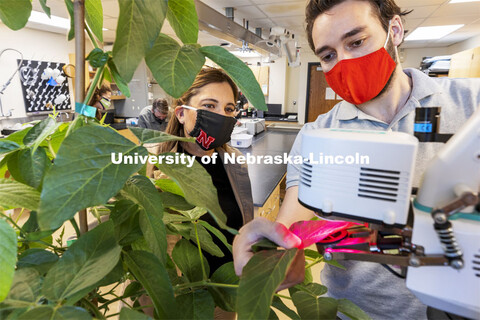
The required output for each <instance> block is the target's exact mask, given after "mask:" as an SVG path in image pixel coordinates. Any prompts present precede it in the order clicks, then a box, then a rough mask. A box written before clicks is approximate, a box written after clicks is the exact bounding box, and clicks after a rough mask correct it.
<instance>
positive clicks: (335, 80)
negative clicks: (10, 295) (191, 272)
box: [233, 0, 480, 319]
mask: <svg viewBox="0 0 480 320" xmlns="http://www.w3.org/2000/svg"><path fill="white" fill-rule="evenodd" d="M408 13H409V12H406V11H402V10H401V9H400V8H399V7H398V6H397V5H396V4H395V2H394V0H336V1H335V0H310V1H309V3H308V4H307V8H306V29H307V36H308V40H309V44H310V47H311V49H312V50H313V51H314V52H315V54H316V55H317V56H318V58H319V59H320V64H321V67H322V69H323V71H324V72H325V76H326V79H327V82H328V83H329V85H330V87H331V88H332V89H333V90H334V91H335V92H336V93H337V94H338V95H340V96H341V97H342V98H343V99H344V100H345V101H342V102H340V103H338V104H337V105H336V106H335V107H334V108H333V109H332V110H331V111H330V112H328V113H326V114H322V115H320V116H319V117H318V118H317V119H316V120H315V122H312V123H307V124H305V125H304V127H303V128H302V130H301V131H300V133H299V134H298V136H297V138H296V140H295V143H294V145H293V147H292V150H291V152H290V155H292V156H295V155H299V154H301V153H300V145H301V141H302V136H303V134H304V132H306V131H308V130H316V129H319V128H350V129H368V130H382V131H386V130H394V131H402V132H406V133H410V134H413V132H414V118H415V108H423V107H437V106H441V107H442V109H441V115H440V117H441V124H440V128H441V131H442V132H444V133H454V132H456V131H457V130H458V129H459V128H460V127H461V126H462V124H463V123H464V122H465V121H466V120H467V119H468V118H469V117H470V116H471V115H472V114H473V112H474V110H475V109H476V108H477V107H478V105H479V103H480V79H450V78H429V77H428V76H426V75H425V74H424V73H422V72H420V71H418V70H416V69H405V70H403V69H402V66H401V64H400V61H399V57H398V46H399V45H400V44H401V43H402V41H403V38H404V27H403V21H402V16H404V15H406V14H408ZM441 147H442V144H439V143H421V144H420V145H419V150H418V154H417V161H416V166H415V169H416V170H415V178H414V186H418V184H419V180H420V177H421V176H422V174H423V171H424V170H425V167H426V164H427V162H428V160H429V159H431V158H432V157H433V156H434V155H435V153H436V152H437V151H438V150H439V149H440V148H441ZM299 174H300V165H290V164H289V165H288V169H287V191H286V195H285V199H284V201H283V203H282V206H281V208H280V211H279V214H278V217H277V222H270V221H268V220H266V219H263V218H256V219H254V220H253V221H252V222H250V223H248V224H247V225H245V226H244V227H243V228H242V229H241V230H240V234H239V235H238V236H237V237H236V238H235V241H234V245H233V255H234V263H235V271H236V273H237V274H238V275H241V273H242V269H243V267H244V266H245V264H246V263H247V262H248V260H249V259H250V258H251V256H252V255H253V253H252V252H251V245H252V244H254V243H255V242H257V241H258V240H259V239H261V238H269V239H270V240H272V241H274V242H276V243H277V244H279V245H281V246H283V247H285V248H293V247H297V246H299V244H300V243H301V240H300V239H299V238H298V237H297V236H295V235H294V234H293V233H291V232H290V231H289V230H288V229H287V228H288V227H289V226H290V225H291V224H292V223H294V222H296V221H300V220H310V219H311V218H312V217H313V213H312V212H311V211H310V210H308V209H306V208H305V207H303V206H302V205H300V203H299V202H298V184H299ZM342 264H343V265H344V266H345V267H346V268H347V270H346V271H344V270H341V269H338V268H335V267H331V266H330V265H325V267H324V269H323V271H322V274H321V279H322V283H323V284H325V285H326V286H327V287H328V294H329V295H330V296H332V297H334V298H347V299H350V300H351V301H353V302H354V303H356V304H357V305H358V306H359V307H360V308H362V309H363V310H364V311H365V312H367V314H369V315H370V316H371V317H372V318H373V319H425V318H427V307H426V306H425V305H423V304H422V303H421V302H420V301H419V300H418V299H416V297H415V296H414V295H413V294H412V293H411V292H410V291H409V290H408V289H407V288H406V286H405V280H403V279H400V278H397V277H395V276H393V275H392V274H391V273H390V272H388V271H387V270H386V268H384V267H383V266H381V265H380V264H375V263H370V262H359V261H342ZM439 281H441V279H439ZM430 312H431V309H429V315H431V313H430ZM433 317H435V316H433Z"/></svg>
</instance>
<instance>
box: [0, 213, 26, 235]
mask: <svg viewBox="0 0 480 320" xmlns="http://www.w3.org/2000/svg"><path fill="white" fill-rule="evenodd" d="M0 214H1V215H2V216H4V217H5V218H7V220H8V221H10V222H11V223H12V224H13V225H14V226H15V228H17V229H18V230H19V231H20V234H21V235H22V236H23V237H24V238H25V237H26V232H25V231H24V230H23V229H22V228H20V226H19V225H18V224H16V223H15V221H13V219H12V218H11V217H9V216H8V215H6V214H4V213H3V212H0Z"/></svg>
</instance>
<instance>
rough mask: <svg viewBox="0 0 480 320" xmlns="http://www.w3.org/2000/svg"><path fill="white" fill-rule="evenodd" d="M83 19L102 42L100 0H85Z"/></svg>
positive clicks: (101, 9)
mask: <svg viewBox="0 0 480 320" xmlns="http://www.w3.org/2000/svg"><path fill="white" fill-rule="evenodd" d="M85 20H86V22H87V24H88V26H89V27H90V29H91V30H92V32H93V34H94V35H95V36H96V37H97V39H98V40H100V42H103V8H102V1H101V0H85ZM92 66H93V65H92Z"/></svg>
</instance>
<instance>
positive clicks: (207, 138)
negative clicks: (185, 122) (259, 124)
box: [182, 106, 237, 150]
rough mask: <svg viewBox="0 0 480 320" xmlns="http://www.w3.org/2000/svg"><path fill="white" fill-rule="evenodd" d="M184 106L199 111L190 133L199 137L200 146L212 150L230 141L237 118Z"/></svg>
mask: <svg viewBox="0 0 480 320" xmlns="http://www.w3.org/2000/svg"><path fill="white" fill-rule="evenodd" d="M182 107H184V108H187V109H192V110H196V111H197V121H196V122H195V126H194V127H193V130H192V131H190V132H189V133H188V134H189V135H190V136H191V137H195V138H197V139H196V140H197V141H196V142H197V144H198V145H199V146H200V148H202V149H203V150H212V149H215V148H217V147H220V146H222V145H224V144H225V143H227V142H228V141H230V136H231V135H232V132H233V128H234V127H235V124H236V123H237V119H235V118H233V117H226V116H222V115H221V114H218V113H215V112H211V111H207V110H204V109H195V108H193V107H190V106H182Z"/></svg>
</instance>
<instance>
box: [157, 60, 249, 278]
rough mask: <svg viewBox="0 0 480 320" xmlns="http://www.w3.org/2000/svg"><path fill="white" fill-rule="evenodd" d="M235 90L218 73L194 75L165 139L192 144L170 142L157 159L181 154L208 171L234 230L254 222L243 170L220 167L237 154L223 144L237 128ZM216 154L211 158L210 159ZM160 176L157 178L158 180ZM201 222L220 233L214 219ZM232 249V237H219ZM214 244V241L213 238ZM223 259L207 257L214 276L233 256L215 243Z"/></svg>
mask: <svg viewBox="0 0 480 320" xmlns="http://www.w3.org/2000/svg"><path fill="white" fill-rule="evenodd" d="M237 97H238V89H237V86H236V85H235V83H234V82H233V81H232V80H231V79H230V77H229V76H228V75H227V74H226V73H225V72H223V71H222V70H220V69H215V68H204V69H202V70H201V71H200V73H199V74H198V75H197V77H196V79H195V81H194V82H193V84H192V86H191V87H190V88H189V89H188V90H187V91H186V92H185V93H184V94H183V95H182V97H180V98H179V99H177V100H176V101H175V102H174V105H175V106H176V107H175V111H174V116H172V119H171V120H170V122H169V124H168V126H167V129H166V131H165V132H166V133H169V134H172V135H176V136H182V137H195V138H196V142H194V143H187V142H177V141H170V142H166V143H163V144H161V146H160V149H159V150H158V152H159V153H162V152H182V153H185V154H188V155H193V156H196V159H197V161H198V162H199V163H200V164H201V165H202V166H203V167H204V168H205V169H206V170H207V172H208V173H209V174H210V176H211V177H212V181H213V184H214V185H215V187H216V188H217V194H218V199H219V202H220V206H221V208H222V210H223V212H224V213H225V215H226V216H227V225H228V226H229V227H232V228H234V229H240V227H241V226H242V225H243V224H245V223H247V222H248V221H250V220H252V219H253V200H252V192H251V186H250V180H249V178H248V172H247V165H246V164H244V165H240V164H230V163H229V164H224V161H223V158H224V155H225V154H226V153H228V154H232V153H236V154H237V155H241V153H240V152H239V151H238V150H237V149H235V148H233V147H231V146H229V145H228V144H227V142H228V141H230V135H231V134H232V131H233V127H234V126H235V123H236V119H235V118H234V116H235V111H236V109H235V105H236V101H237ZM214 153H217V155H216V156H215V157H212V156H213V155H214ZM202 156H210V157H212V159H214V158H216V161H215V163H213V161H212V162H211V163H210V164H204V163H202V161H200V158H201V157H202ZM159 174H160V173H159V172H158V171H157V172H155V176H156V177H158V175H159ZM202 219H204V220H205V221H207V222H208V223H210V224H212V225H213V226H215V227H218V226H217V224H216V223H215V221H214V220H213V218H211V217H210V215H208V214H206V215H204V216H203V217H202ZM223 233H224V235H225V236H226V237H227V239H228V240H229V242H230V243H232V242H233V235H232V234H230V233H229V232H227V231H224V232H223ZM213 238H214V239H216V237H215V236H213ZM218 242H219V243H218V246H219V247H220V248H222V250H223V251H224V254H225V256H224V257H223V258H218V257H214V256H209V255H208V253H207V254H206V257H207V260H208V262H209V265H210V272H211V273H213V272H214V271H215V270H216V269H217V268H218V267H220V266H221V265H223V264H224V263H226V262H230V261H232V255H231V253H230V252H229V251H228V249H226V248H225V246H224V245H223V244H222V243H221V242H220V241H218Z"/></svg>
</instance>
